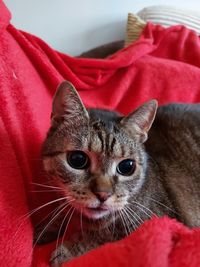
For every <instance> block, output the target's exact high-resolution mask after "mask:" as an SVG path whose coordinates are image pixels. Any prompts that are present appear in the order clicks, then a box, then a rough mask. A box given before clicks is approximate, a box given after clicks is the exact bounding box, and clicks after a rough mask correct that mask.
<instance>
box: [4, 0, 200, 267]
mask: <svg viewBox="0 0 200 267" xmlns="http://www.w3.org/2000/svg"><path fill="white" fill-rule="evenodd" d="M10 18H11V15H10V12H9V11H8V9H7V8H6V7H5V5H4V4H3V2H2V1H1V0H0V144H1V156H0V266H1V267H13V266H19V267H29V266H35V267H48V266H49V265H48V260H49V255H50V253H51V251H52V250H53V249H54V247H55V243H52V244H49V245H44V246H36V247H34V248H33V247H32V242H33V229H32V224H33V223H34V224H36V223H37V222H39V221H40V220H41V219H42V218H43V217H44V214H45V212H47V209H45V208H44V209H41V211H40V212H36V213H35V214H34V216H33V218H32V222H31V219H30V217H27V216H25V214H27V213H28V212H29V211H31V210H32V209H33V208H35V207H37V206H39V205H41V204H44V203H47V201H49V200H53V199H55V195H53V194H48V193H43V194H42V193H40V192H33V191H34V185H33V182H38V183H45V182H46V176H45V175H44V173H43V169H42V163H41V160H40V148H41V144H42V141H43V140H44V138H45V134H46V132H47V129H48V128H49V125H50V119H49V118H50V113H51V103H52V96H53V94H54V93H55V90H56V87H57V85H58V84H59V82H61V81H62V80H69V81H71V82H72V83H73V84H74V85H75V86H76V88H77V89H78V91H79V93H80V95H81V97H82V99H83V102H84V103H85V104H86V106H87V107H101V108H109V109H114V110H118V111H119V112H122V113H124V114H126V113H128V112H130V111H131V110H133V109H134V108H135V107H137V106H138V105H140V104H142V103H143V102H144V101H147V100H149V99H152V98H156V99H158V101H159V104H163V103H167V102H175V101H176V102H190V103H194V102H199V101H200V68H199V67H200V40H199V37H198V36H197V35H196V34H195V32H193V31H191V30H188V29H187V28H185V27H182V26H174V27H171V28H169V29H164V28H162V27H161V26H155V25H152V24H148V25H147V26H146V28H145V30H144V32H143V34H142V36H141V38H140V40H139V41H137V42H136V43H134V44H132V45H130V46H129V47H127V48H125V49H122V50H121V51H119V52H117V53H116V54H114V55H112V56H110V57H108V58H107V59H81V58H74V57H71V56H69V55H65V54H63V53H59V52H57V51H55V50H54V49H52V48H51V47H49V46H48V45H47V44H46V43H45V42H43V41H42V40H41V39H39V38H37V37H35V36H33V35H31V34H28V33H25V32H23V31H20V30H17V29H16V28H15V27H13V26H12V25H11V24H10ZM48 212H49V210H48ZM199 244H200V230H199V229H194V230H189V229H187V228H186V227H184V226H183V225H181V224H179V223H177V222H176V221H174V220H171V219H168V218H161V219H157V218H154V219H152V220H150V221H148V222H146V223H145V224H144V225H142V226H141V227H140V228H139V229H138V230H137V231H136V232H134V233H133V234H132V235H130V236H129V237H127V238H126V239H124V240H121V241H119V242H116V243H112V244H107V245H105V246H103V247H101V248H99V249H97V250H95V251H92V252H90V253H88V254H86V255H84V256H82V257H80V258H78V259H76V260H74V261H72V262H71V263H69V264H64V265H63V266H77V267H78V266H86V267H89V266H102V265H103V266H107V267H109V266H110V267H113V266H133V267H139V266H140V267H142V266H145V267H150V266H153V267H157V266H159V267H161V266H162V267H165V266H173V267H177V266H181V267H183V266H190V267H199V266H200V245H199Z"/></svg>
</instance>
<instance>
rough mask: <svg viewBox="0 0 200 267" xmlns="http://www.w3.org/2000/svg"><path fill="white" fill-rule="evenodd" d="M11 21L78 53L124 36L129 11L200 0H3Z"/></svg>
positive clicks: (199, 4)
mask: <svg viewBox="0 0 200 267" xmlns="http://www.w3.org/2000/svg"><path fill="white" fill-rule="evenodd" d="M4 2H5V3H6V5H7V6H8V7H9V9H10V10H11V12H12V23H13V24H14V25H15V26H16V27H18V28H21V29H23V30H25V31H29V32H31V33H33V34H36V35H37V36H39V37H41V38H42V39H44V40H45V41H46V42H48V43H49V44H50V45H51V46H53V47H54V48H55V49H58V50H60V51H63V52H65V53H69V54H71V55H78V54H79V53H81V52H83V51H86V50H88V49H90V48H93V47H95V46H98V45H100V44H104V43H106V42H110V41H114V40H119V39H123V38H124V33H125V27H126V18H127V13H128V12H130V11H131V12H137V11H139V10H140V9H142V8H143V7H145V6H150V5H158V4H167V5H175V6H178V7H185V8H189V9H193V10H199V11H200V1H199V0H190V1H184V0H167V1H166V0H4Z"/></svg>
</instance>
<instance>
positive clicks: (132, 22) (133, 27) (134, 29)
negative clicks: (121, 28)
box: [125, 13, 146, 47]
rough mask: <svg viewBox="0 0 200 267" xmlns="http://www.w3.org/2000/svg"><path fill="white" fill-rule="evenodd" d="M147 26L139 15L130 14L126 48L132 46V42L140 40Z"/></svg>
mask: <svg viewBox="0 0 200 267" xmlns="http://www.w3.org/2000/svg"><path fill="white" fill-rule="evenodd" d="M145 25H146V22H145V21H144V20H142V19H141V18H140V17H138V16H137V15H134V14H132V13H129V14H128V20H127V28H126V36H125V47H126V46H128V45H129V44H131V43H132V42H134V41H136V40H138V38H139V37H140V34H141V33H142V31H143V29H144V27H145Z"/></svg>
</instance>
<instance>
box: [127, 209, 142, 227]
mask: <svg viewBox="0 0 200 267" xmlns="http://www.w3.org/2000/svg"><path fill="white" fill-rule="evenodd" d="M126 209H127V211H129V213H130V214H132V215H133V216H134V217H135V220H136V221H137V222H138V223H139V224H141V223H143V222H144V220H143V219H142V218H141V217H140V216H139V215H138V214H137V212H136V211H134V210H133V209H132V208H131V207H129V206H126Z"/></svg>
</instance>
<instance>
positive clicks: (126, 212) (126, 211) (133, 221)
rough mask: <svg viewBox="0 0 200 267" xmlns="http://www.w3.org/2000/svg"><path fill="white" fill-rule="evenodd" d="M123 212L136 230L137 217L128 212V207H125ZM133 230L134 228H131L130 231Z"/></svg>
mask: <svg viewBox="0 0 200 267" xmlns="http://www.w3.org/2000/svg"><path fill="white" fill-rule="evenodd" d="M123 212H124V214H125V215H126V217H127V219H128V221H129V223H130V224H131V225H132V226H133V229H134V230H135V229H136V228H137V226H136V224H135V220H136V218H135V217H134V216H131V214H130V213H129V212H128V210H127V209H125V208H124V209H123ZM129 229H130V227H129ZM131 232H132V230H131V229H130V231H129V234H130V233H131Z"/></svg>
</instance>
